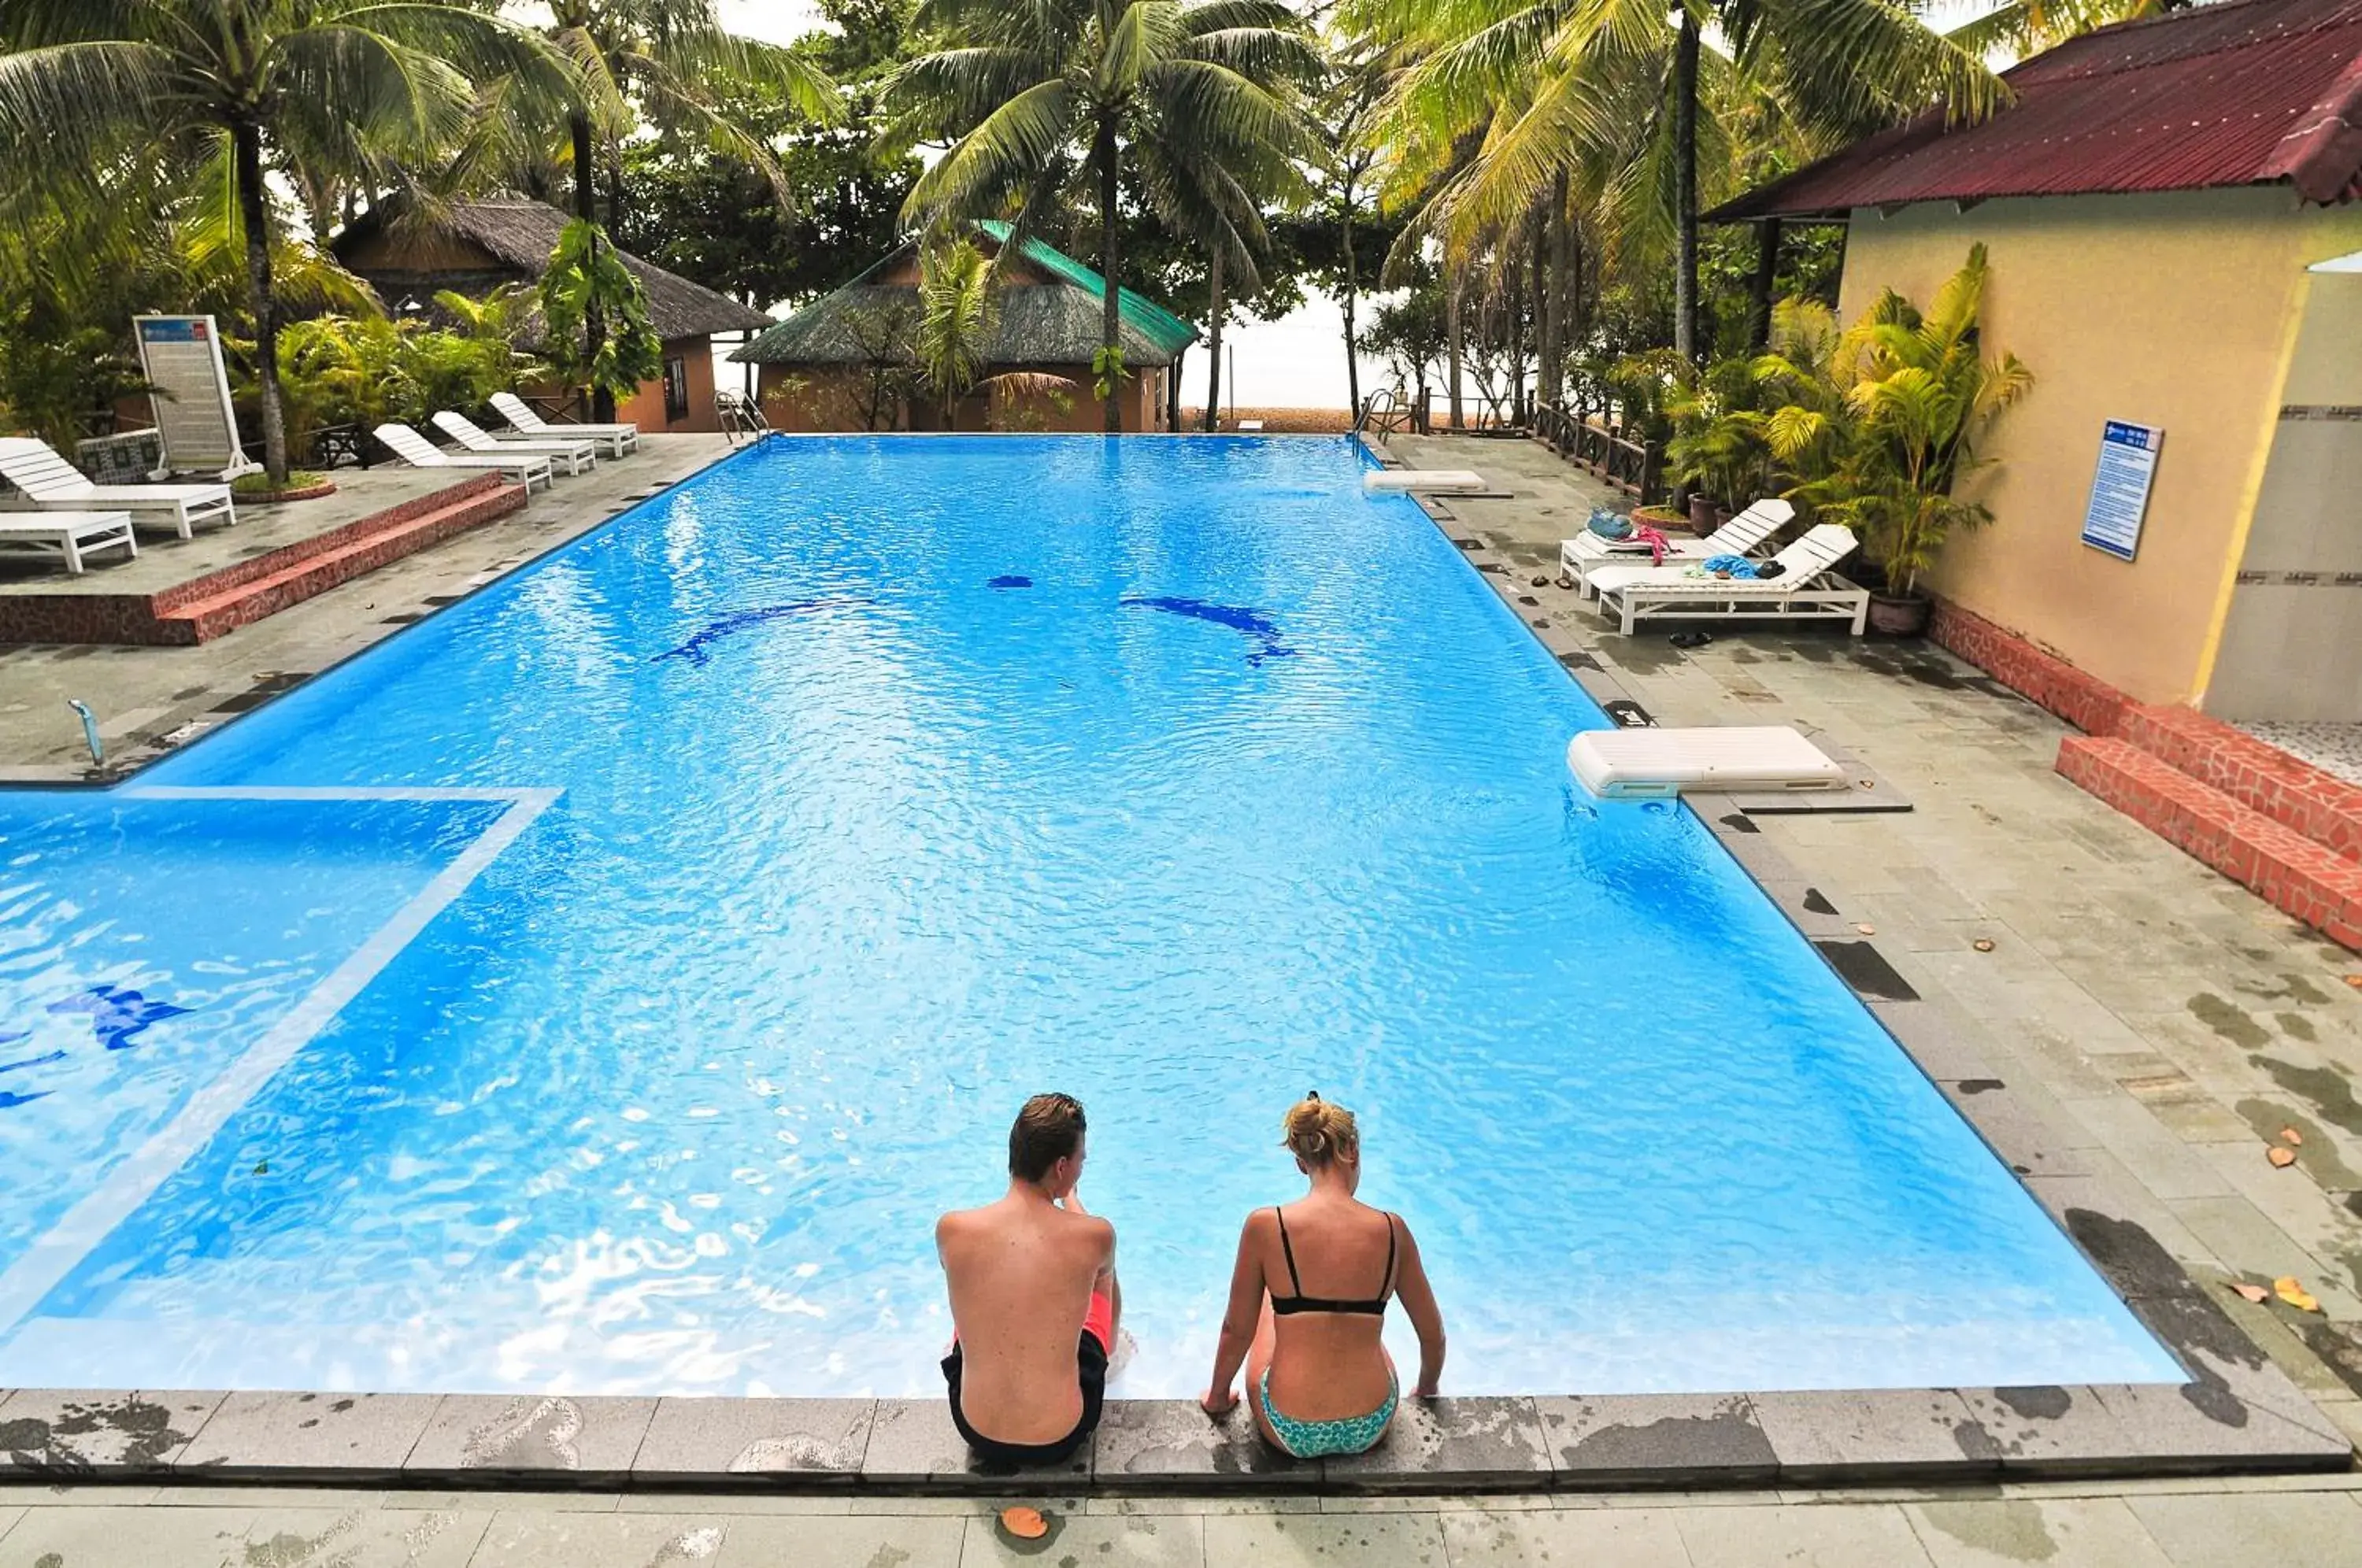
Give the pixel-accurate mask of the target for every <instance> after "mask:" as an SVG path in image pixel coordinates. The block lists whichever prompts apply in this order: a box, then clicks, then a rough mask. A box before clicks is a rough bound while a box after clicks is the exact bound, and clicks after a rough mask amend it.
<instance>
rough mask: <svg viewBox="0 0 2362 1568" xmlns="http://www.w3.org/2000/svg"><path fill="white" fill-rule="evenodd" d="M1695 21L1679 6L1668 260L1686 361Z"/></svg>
mask: <svg viewBox="0 0 2362 1568" xmlns="http://www.w3.org/2000/svg"><path fill="white" fill-rule="evenodd" d="M1697 112H1698V23H1697V15H1696V13H1695V12H1694V11H1692V10H1690V9H1689V7H1688V6H1683V8H1682V28H1681V35H1680V37H1679V38H1677V39H1675V40H1674V43H1673V214H1674V222H1675V223H1676V225H1677V226H1678V228H1677V233H1678V240H1677V255H1676V258H1675V260H1674V263H1673V349H1674V351H1675V352H1676V353H1678V354H1680V355H1681V357H1682V358H1683V359H1686V360H1689V361H1690V362H1691V363H1693V364H1694V363H1695V362H1696V361H1697V357H1698V352H1699V346H1698V200H1697Z"/></svg>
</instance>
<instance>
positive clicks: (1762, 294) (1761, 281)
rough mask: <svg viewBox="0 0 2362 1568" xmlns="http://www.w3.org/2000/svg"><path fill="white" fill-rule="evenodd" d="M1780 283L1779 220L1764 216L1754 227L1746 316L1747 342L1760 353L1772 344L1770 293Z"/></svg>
mask: <svg viewBox="0 0 2362 1568" xmlns="http://www.w3.org/2000/svg"><path fill="white" fill-rule="evenodd" d="M1779 286H1780V220H1779V219H1778V218H1765V219H1764V220H1763V221H1762V222H1761V223H1760V224H1759V225H1757V226H1756V230H1755V296H1754V298H1753V300H1752V301H1750V302H1749V303H1750V304H1751V305H1752V306H1753V308H1752V309H1751V310H1750V311H1749V315H1748V318H1747V346H1748V347H1749V348H1751V349H1753V350H1754V351H1755V352H1756V353H1758V354H1760V353H1761V352H1763V350H1764V349H1766V348H1770V347H1771V296H1772V294H1773V293H1776V292H1777V291H1778V289H1779Z"/></svg>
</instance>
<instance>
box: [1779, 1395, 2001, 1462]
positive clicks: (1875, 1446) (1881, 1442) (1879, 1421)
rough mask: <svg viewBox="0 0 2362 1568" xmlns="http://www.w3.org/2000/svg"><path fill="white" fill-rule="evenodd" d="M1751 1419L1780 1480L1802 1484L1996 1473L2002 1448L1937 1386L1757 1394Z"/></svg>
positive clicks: (1953, 1397)
mask: <svg viewBox="0 0 2362 1568" xmlns="http://www.w3.org/2000/svg"><path fill="white" fill-rule="evenodd" d="M1753 1403H1754V1407H1755V1419H1756V1420H1757V1421H1758V1422H1759V1423H1760V1425H1761V1426H1762V1428H1763V1432H1764V1435H1765V1436H1767V1437H1769V1438H1770V1439H1771V1452H1773V1453H1774V1454H1776V1455H1777V1456H1778V1457H1779V1461H1780V1475H1781V1479H1782V1480H1783V1481H1794V1482H1802V1483H1806V1484H1817V1483H1825V1482H1830V1481H1835V1480H1839V1479H1843V1480H1847V1481H1868V1480H1870V1479H1871V1478H1873V1477H1877V1478H1888V1479H1902V1478H1904V1477H1906V1476H1919V1475H1931V1476H1941V1477H1943V1478H1945V1479H1948V1480H1949V1479H1954V1478H1959V1479H1969V1478H1972V1477H1974V1476H1976V1475H1978V1474H1998V1473H1999V1472H2000V1469H2001V1452H2000V1450H1999V1449H1998V1448H1997V1447H1996V1446H1995V1444H1994V1442H1993V1440H1992V1436H1991V1435H1990V1434H1989V1433H1987V1432H1986V1430H1984V1428H1983V1427H1982V1426H1981V1424H1979V1422H1978V1421H1977V1419H1976V1418H1975V1417H1974V1416H1973V1415H1971V1414H1970V1412H1969V1408H1968V1405H1967V1403H1966V1402H1965V1401H1964V1400H1962V1399H1961V1397H1959V1395H1957V1394H1954V1393H1951V1392H1948V1390H1944V1389H1840V1390H1834V1391H1830V1392H1822V1393H1780V1394H1758V1395H1755V1396H1753Z"/></svg>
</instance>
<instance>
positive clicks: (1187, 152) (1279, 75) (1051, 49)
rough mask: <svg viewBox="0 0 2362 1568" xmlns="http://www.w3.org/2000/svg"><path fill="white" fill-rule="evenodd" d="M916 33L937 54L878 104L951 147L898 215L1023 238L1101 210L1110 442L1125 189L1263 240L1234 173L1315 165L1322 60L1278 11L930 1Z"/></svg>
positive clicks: (1188, 218)
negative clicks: (1006, 220) (1063, 214)
mask: <svg viewBox="0 0 2362 1568" xmlns="http://www.w3.org/2000/svg"><path fill="white" fill-rule="evenodd" d="M919 20H920V23H921V25H922V26H923V27H926V28H931V29H933V30H934V31H935V33H936V34H937V35H938V36H939V37H940V38H941V39H942V40H943V46H944V47H942V48H939V49H937V50H933V52H931V53H928V54H925V55H922V56H921V57H920V58H918V59H916V60H913V61H911V62H910V63H909V64H908V65H907V66H905V67H904V68H903V69H902V71H901V72H900V75H899V76H898V77H897V79H896V81H895V83H894V88H893V92H892V94H890V98H889V101H890V102H892V103H893V104H894V105H896V106H897V108H898V110H899V112H900V118H899V120H898V121H897V128H898V131H899V132H900V134H901V135H903V136H906V137H910V138H930V139H932V138H943V139H945V140H948V141H950V143H951V147H950V150H949V151H947V152H946V153H945V154H944V157H943V158H942V159H940V160H937V161H936V162H935V164H934V165H933V167H932V168H930V169H929V170H928V171H926V173H925V174H923V175H922V176H921V177H920V180H919V182H918V184H917V186H916V187H915V188H914V189H913V190H912V191H911V196H910V199H909V201H908V202H907V203H906V204H905V207H904V212H905V215H906V217H908V218H911V219H914V220H916V219H923V218H927V217H932V216H934V215H948V216H954V217H987V216H997V215H1001V214H1003V213H1004V212H1009V211H1013V212H1014V213H1015V215H1016V216H1015V223H1016V228H1017V234H1018V236H1019V237H1024V236H1026V235H1029V234H1031V233H1032V231H1033V230H1034V229H1035V228H1037V227H1038V226H1041V225H1042V223H1043V220H1044V218H1045V217H1046V216H1047V215H1048V214H1049V212H1050V210H1051V209H1052V208H1053V207H1054V205H1055V204H1060V203H1063V202H1066V201H1069V200H1073V199H1075V198H1077V197H1079V198H1081V199H1082V200H1083V201H1085V202H1092V203H1096V205H1097V208H1098V224H1099V254H1098V260H1099V271H1100V273H1101V275H1102V276H1104V277H1105V278H1106V279H1107V282H1108V287H1107V288H1106V290H1104V291H1103V293H1104V296H1105V297H1104V301H1103V305H1102V311H1101V318H1100V331H1101V337H1100V343H1101V345H1102V348H1101V354H1102V359H1101V362H1100V364H1099V365H1098V366H1096V367H1095V368H1094V369H1095V373H1096V374H1097V375H1098V381H1099V391H1100V395H1101V400H1102V406H1103V418H1104V420H1105V422H1106V427H1107V428H1108V430H1109V431H1110V432H1112V431H1115V430H1118V429H1120V428H1121V417H1120V403H1119V398H1120V382H1121V381H1122V374H1121V369H1120V358H1121V352H1122V341H1121V337H1120V333H1119V330H1118V328H1119V325H1120V322H1119V316H1118V301H1117V294H1116V290H1117V287H1118V285H1120V282H1122V279H1123V276H1124V271H1123V265H1122V261H1123V257H1122V248H1121V232H1122V228H1121V217H1120V202H1121V195H1122V192H1123V189H1124V186H1125V183H1126V179H1127V176H1128V177H1129V180H1130V182H1131V186H1132V188H1133V190H1134V192H1135V193H1137V194H1139V195H1142V196H1144V197H1145V198H1146V199H1147V201H1148V202H1149V203H1150V204H1151V205H1152V206H1153V207H1154V208H1155V209H1156V210H1157V211H1158V212H1159V213H1160V214H1161V215H1164V216H1165V217H1166V218H1167V220H1168V221H1169V222H1171V223H1172V225H1173V226H1174V227H1175V228H1176V229H1177V230H1179V231H1180V232H1183V233H1187V234H1194V235H1201V236H1202V235H1210V234H1215V233H1217V232H1219V231H1220V228H1221V227H1222V226H1224V225H1229V226H1231V227H1232V228H1236V227H1237V226H1240V225H1242V224H1247V223H1253V224H1254V225H1257V226H1259V225H1260V221H1261V220H1260V217H1259V215H1256V213H1255V212H1254V210H1253V200H1252V197H1251V195H1250V194H1249V193H1248V192H1247V190H1246V187H1245V185H1244V183H1243V182H1241V181H1240V180H1239V179H1237V178H1236V177H1235V171H1238V170H1241V169H1242V168H1247V167H1252V166H1254V165H1257V164H1258V163H1260V162H1262V161H1264V160H1269V159H1271V158H1274V157H1284V158H1286V157H1293V158H1304V159H1312V158H1315V157H1317V156H1318V149H1317V145H1316V143H1315V142H1314V140H1313V138H1311V136H1310V135H1309V134H1308V131H1307V129H1306V127H1305V125H1304V121H1303V119H1302V116H1300V115H1299V113H1298V112H1297V108H1296V105H1295V103H1294V101H1293V88H1294V86H1295V84H1296V83H1303V82H1309V81H1311V80H1313V79H1315V78H1316V77H1317V76H1318V74H1319V71H1320V67H1321V61H1320V55H1319V50H1318V49H1317V48H1316V47H1315V46H1314V44H1313V42H1312V39H1311V38H1310V36H1309V35H1308V33H1307V32H1306V30H1305V28H1304V25H1303V23H1302V22H1301V20H1300V19H1299V18H1298V17H1297V15H1296V13H1295V12H1294V11H1292V10H1290V9H1289V8H1288V7H1287V6H1285V5H1284V4H1281V3H1280V0H1043V3H1041V4H1037V5H1026V6H1012V5H1010V4H1008V3H1007V0H926V4H925V5H924V6H922V8H921V11H920V13H919ZM1017 248H1018V247H1017V246H1014V245H1012V246H1010V247H1008V248H1007V249H1008V250H1010V251H1014V250H1015V249H1017ZM1110 361H1112V363H1110Z"/></svg>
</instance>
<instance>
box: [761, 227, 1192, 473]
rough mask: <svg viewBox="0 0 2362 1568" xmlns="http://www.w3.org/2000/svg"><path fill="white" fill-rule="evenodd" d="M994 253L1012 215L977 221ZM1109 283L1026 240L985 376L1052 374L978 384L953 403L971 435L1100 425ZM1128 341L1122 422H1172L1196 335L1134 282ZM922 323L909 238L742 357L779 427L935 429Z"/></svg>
mask: <svg viewBox="0 0 2362 1568" xmlns="http://www.w3.org/2000/svg"><path fill="white" fill-rule="evenodd" d="M975 233H976V236H977V241H978V243H979V244H980V245H981V246H982V247H983V248H985V249H986V251H987V252H988V254H991V255H994V256H995V257H998V255H999V250H1000V248H1001V246H1002V245H1003V244H1004V243H1006V241H1007V240H1008V238H1009V226H1008V225H1007V224H1005V223H998V222H985V223H978V224H977V225H976V226H975ZM1106 291H1107V282H1106V280H1104V279H1103V278H1101V277H1100V276H1099V275H1098V273H1097V272H1095V271H1091V269H1089V268H1088V267H1086V266H1084V265H1083V264H1082V263H1081V262H1079V261H1077V260H1076V259H1074V258H1073V257H1071V256H1068V255H1066V254H1065V253H1064V252H1062V251H1059V250H1057V249H1055V248H1053V247H1051V246H1050V245H1048V244H1046V243H1044V242H1043V241H1042V240H1040V239H1028V240H1027V241H1026V242H1025V244H1024V247H1023V248H1021V250H1020V251H1019V252H1018V254H1017V255H1016V256H1015V257H1013V258H1011V259H1010V260H1009V261H1008V263H1007V264H1006V265H1005V266H1003V267H1002V268H1001V271H1000V275H999V283H998V286H997V287H996V288H995V290H994V319H993V325H992V329H991V333H990V336H989V337H988V340H987V344H986V351H985V364H984V369H983V377H982V378H980V379H986V378H992V377H1004V376H1010V375H1011V374H1012V373H1015V372H1029V373H1031V374H1032V375H1033V376H1037V377H1056V378H1060V379H1061V381H1063V382H1064V383H1065V384H1064V385H1060V384H1058V383H1057V382H1051V381H1024V382H1018V383H1015V384H1014V385H1013V386H1012V385H1011V384H1010V383H1008V382H1004V383H1002V384H1001V385H1000V386H999V387H993V386H980V387H979V388H978V389H977V390H976V391H973V392H969V393H968V394H967V395H966V397H965V398H964V399H963V400H962V401H961V403H959V405H958V407H957V408H956V410H955V427H956V428H958V429H961V430H985V429H1015V430H1073V431H1097V430H1098V428H1099V427H1100V412H1099V404H1098V399H1097V398H1096V397H1095V396H1094V395H1093V393H1092V391H1091V381H1092V376H1091V356H1092V355H1093V354H1094V353H1096V352H1097V351H1098V347H1099V312H1100V306H1101V304H1102V302H1103V301H1104V300H1105V298H1106ZM1116 299H1117V308H1118V311H1119V313H1120V322H1121V333H1122V338H1123V359H1124V381H1125V386H1124V391H1123V397H1122V403H1123V427H1124V428H1125V429H1126V430H1130V431H1140V430H1169V429H1171V428H1172V427H1173V423H1174V404H1175V397H1176V393H1177V386H1178V380H1179V375H1180V364H1181V355H1182V352H1183V350H1185V349H1187V348H1188V347H1189V345H1190V344H1192V343H1194V342H1196V341H1197V339H1198V329H1197V328H1196V327H1194V326H1190V325H1189V324H1188V323H1187V322H1186V321H1184V320H1182V319H1181V318H1180V317H1179V316H1177V315H1174V314H1173V313H1172V312H1171V311H1168V310H1166V309H1164V307H1163V306H1161V305H1158V304H1154V303H1153V302H1152V301H1150V300H1147V299H1143V298H1142V296H1140V295H1139V294H1136V293H1132V292H1131V290H1130V289H1119V290H1118V291H1117V292H1116ZM918 329H919V245H918V241H917V240H916V239H912V240H909V241H906V242H905V243H904V244H903V245H902V246H900V248H897V249H896V250H894V251H893V252H891V253H890V254H889V255H887V256H886V257H885V258H883V259H880V260H879V261H878V262H877V264H876V265H874V266H872V267H871V268H870V269H869V270H868V271H866V272H864V273H862V274H861V276H859V277H857V278H855V279H854V281H853V282H850V283H847V284H845V285H844V287H843V288H841V289H839V290H837V291H836V292H835V293H833V294H830V295H829V296H828V297H827V298H825V299H822V300H819V301H816V302H814V303H813V304H809V305H806V306H805V307H804V308H803V309H801V310H800V311H797V312H796V313H795V314H794V315H790V316H789V317H788V319H787V320H785V321H783V322H781V323H779V324H778V326H774V327H772V328H771V329H770V330H769V331H768V332H766V333H764V334H763V335H762V336H761V337H757V338H756V339H755V341H754V342H752V343H750V344H748V345H747V346H746V347H745V348H741V349H739V350H738V351H737V352H736V353H735V354H734V355H732V356H731V358H732V359H734V360H735V361H737V362H740V363H745V364H753V365H756V366H759V367H760V368H761V377H762V381H761V389H762V398H763V404H764V408H765V411H766V412H767V414H769V416H770V420H771V424H772V425H773V426H774V427H775V428H777V429H780V430H797V431H826V430H903V429H915V430H931V429H934V428H937V427H938V426H939V425H940V424H941V419H940V414H939V410H938V407H937V405H936V403H935V400H934V399H933V397H931V396H928V395H926V394H924V393H917V394H915V395H914V394H913V393H912V392H911V383H912V380H913V373H914V370H915V368H916V359H915V356H914V355H913V352H912V348H911V345H912V343H913V342H914V341H915V339H916V338H917V337H918Z"/></svg>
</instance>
